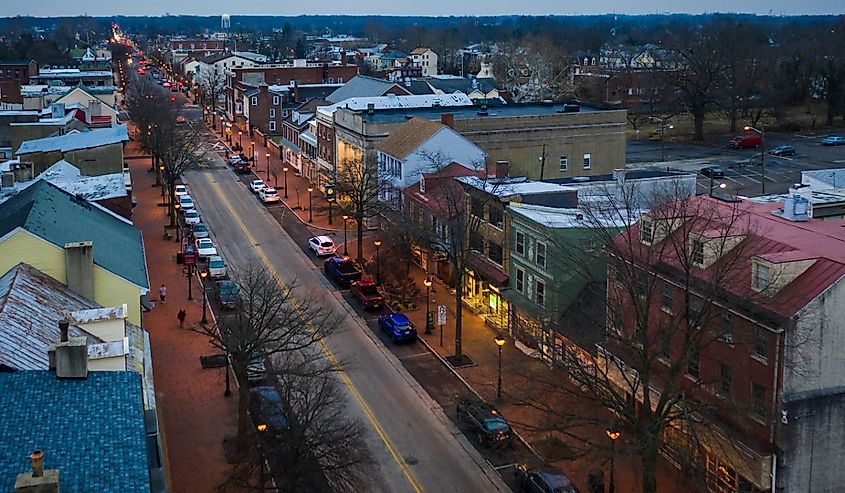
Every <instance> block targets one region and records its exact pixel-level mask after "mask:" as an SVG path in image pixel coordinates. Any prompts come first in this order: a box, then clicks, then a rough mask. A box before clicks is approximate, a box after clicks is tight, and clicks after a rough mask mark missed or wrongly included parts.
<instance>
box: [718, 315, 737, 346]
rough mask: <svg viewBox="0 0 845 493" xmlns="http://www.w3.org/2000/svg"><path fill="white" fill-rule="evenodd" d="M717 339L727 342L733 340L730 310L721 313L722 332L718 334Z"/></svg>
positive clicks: (731, 342)
mask: <svg viewBox="0 0 845 493" xmlns="http://www.w3.org/2000/svg"><path fill="white" fill-rule="evenodd" d="M719 340H720V341H722V342H726V343H728V344H733V342H734V333H733V315H731V312H725V313H723V314H722V333H721V334H719Z"/></svg>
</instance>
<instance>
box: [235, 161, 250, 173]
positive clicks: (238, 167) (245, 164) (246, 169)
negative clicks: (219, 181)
mask: <svg viewBox="0 0 845 493" xmlns="http://www.w3.org/2000/svg"><path fill="white" fill-rule="evenodd" d="M235 173H238V174H239V175H245V174H247V173H252V166H250V165H249V161H238V162H236V163H235Z"/></svg>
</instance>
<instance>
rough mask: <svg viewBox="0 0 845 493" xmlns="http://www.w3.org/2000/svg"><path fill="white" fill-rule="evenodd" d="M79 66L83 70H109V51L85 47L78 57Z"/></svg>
mask: <svg viewBox="0 0 845 493" xmlns="http://www.w3.org/2000/svg"><path fill="white" fill-rule="evenodd" d="M79 68H80V69H81V70H85V71H92V70H111V52H109V51H108V50H91V48H90V47H88V48H85V52H84V53H83V54H82V56H80V57H79Z"/></svg>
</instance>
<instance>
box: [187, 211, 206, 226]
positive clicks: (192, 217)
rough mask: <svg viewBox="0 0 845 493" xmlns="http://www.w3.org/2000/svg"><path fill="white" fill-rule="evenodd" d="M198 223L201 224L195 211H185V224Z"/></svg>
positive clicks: (198, 214)
mask: <svg viewBox="0 0 845 493" xmlns="http://www.w3.org/2000/svg"><path fill="white" fill-rule="evenodd" d="M200 222H202V221H201V219H200V213H199V212H197V210H196V209H191V210H189V211H185V224H198V223H200Z"/></svg>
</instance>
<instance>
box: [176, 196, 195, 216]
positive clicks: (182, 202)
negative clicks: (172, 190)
mask: <svg viewBox="0 0 845 493" xmlns="http://www.w3.org/2000/svg"><path fill="white" fill-rule="evenodd" d="M195 208H196V207H195V206H194V199H192V198H191V196H190V195H183V196H181V197H179V209H180V210H181V211H182V212H183V213H185V212H188V211H190V210H193V209H195Z"/></svg>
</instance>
